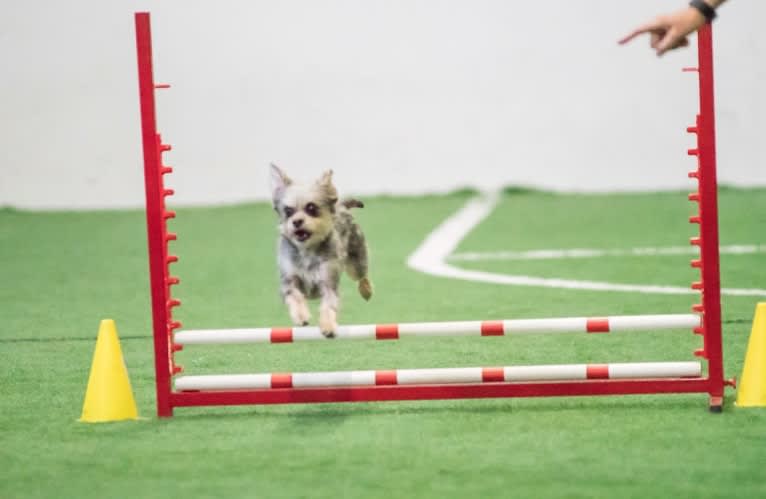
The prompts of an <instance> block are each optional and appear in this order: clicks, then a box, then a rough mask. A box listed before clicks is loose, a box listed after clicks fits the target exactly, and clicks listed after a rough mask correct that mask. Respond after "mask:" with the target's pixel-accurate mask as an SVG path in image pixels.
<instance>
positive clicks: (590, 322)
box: [135, 12, 733, 417]
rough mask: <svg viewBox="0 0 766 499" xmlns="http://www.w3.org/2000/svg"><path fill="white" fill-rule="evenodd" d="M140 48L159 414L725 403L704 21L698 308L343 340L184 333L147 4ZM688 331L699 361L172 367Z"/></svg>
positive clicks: (302, 331) (367, 334) (284, 332)
mask: <svg viewBox="0 0 766 499" xmlns="http://www.w3.org/2000/svg"><path fill="white" fill-rule="evenodd" d="M135 27H136V48H137V54H138V76H139V92H140V102H141V128H142V143H143V152H144V179H145V188H146V222H147V235H148V246H149V270H150V284H151V296H152V323H153V338H154V361H155V376H156V392H157V414H158V415H159V416H160V417H170V416H172V415H173V410H174V408H176V407H189V406H209V405H241V404H284V403H318V402H363V401H384V400H385V401H388V400H434V399H469V398H495V397H543V396H574V395H624V394H660V393H707V394H708V395H709V407H710V410H711V411H714V412H720V411H721V410H722V407H723V393H724V386H725V385H731V384H733V381H729V380H725V379H724V373H723V358H722V357H723V356H722V345H721V343H722V341H721V340H722V339H721V304H720V276H719V254H718V208H717V184H716V160H715V114H714V101H713V95H714V93H713V50H712V31H711V27H710V24H707V25H706V26H704V27H703V28H702V29H700V30H699V32H698V38H697V44H698V65H697V67H695V68H686V69H685V71H693V72H696V73H697V75H698V80H699V102H700V108H699V113H698V115H697V117H696V122H695V124H694V125H693V126H690V127H689V128H687V131H688V132H689V133H691V134H694V135H695V136H696V140H697V146H696V148H694V149H690V150H689V151H688V154H689V155H691V156H694V157H696V159H697V167H696V168H695V169H694V170H693V171H692V172H690V173H689V177H690V178H692V179H694V180H696V183H697V187H698V188H697V189H696V190H695V191H694V192H692V193H691V194H689V200H690V201H692V202H694V203H697V205H698V207H699V211H698V213H697V214H696V215H693V216H692V217H690V219H689V222H690V223H692V224H698V225H699V227H700V235H699V236H698V237H694V238H692V239H691V244H692V245H696V246H698V247H699V250H700V256H699V258H697V259H695V260H692V262H691V265H692V267H694V268H696V269H698V270H699V271H700V279H699V281H697V282H694V283H692V284H691V287H692V289H695V290H699V291H700V293H701V300H700V303H698V304H695V305H693V307H692V311H693V312H695V313H693V314H677V315H639V316H613V317H601V318H598V317H596V318H584V317H580V318H551V319H522V320H518V319H513V320H479V321H462V322H422V323H410V324H383V325H360V326H353V325H347V326H340V327H339V328H338V331H337V338H336V339H333V340H327V339H326V338H325V337H324V336H322V334H321V332H320V331H319V328H315V327H296V328H252V329H216V330H188V331H183V330H181V327H182V325H181V323H180V322H178V321H176V320H174V318H173V310H174V308H175V307H178V306H180V305H181V302H180V301H179V300H177V299H175V298H173V295H172V288H173V286H174V285H176V284H178V283H179V282H180V280H179V278H178V277H175V276H173V275H171V273H170V264H172V263H174V262H176V261H177V260H178V257H177V256H175V255H171V254H170V252H169V250H168V243H169V242H170V241H172V240H175V239H176V235H175V234H174V233H171V232H168V229H167V220H168V219H170V218H174V217H175V213H174V212H172V211H170V210H168V209H167V208H166V205H165V199H166V198H167V197H168V196H171V195H173V190H171V189H167V188H166V187H165V183H164V177H165V175H167V174H169V173H171V172H172V168H170V167H169V166H167V165H165V164H164V163H163V153H164V152H166V151H169V150H170V148H171V146H170V145H168V144H165V143H163V141H162V138H161V136H160V134H159V133H158V131H157V124H156V113H155V90H156V89H162V88H168V87H169V85H167V84H158V83H155V82H154V74H153V67H152V41H151V25H150V16H149V13H146V12H139V13H136V14H135ZM680 328H689V329H691V330H692V331H693V332H694V333H695V334H698V335H701V336H702V340H703V347H702V348H701V349H699V350H696V351H695V352H694V355H696V356H698V357H700V358H702V359H703V360H704V361H705V363H706V364H707V370H706V371H707V374H706V375H705V374H703V372H704V370H703V368H702V363H701V362H688V361H683V362H645V363H605V364H572V365H550V366H506V367H472V368H440V369H398V370H388V371H376V370H367V371H340V372H323V373H265V374H242V375H226V374H222V375H204V376H195V375H184V376H177V375H178V374H179V373H180V372H181V371H182V368H181V366H178V365H176V363H175V360H174V354H175V352H177V351H179V350H181V349H182V348H183V346H184V345H193V344H211V343H217V344H222V343H292V342H298V341H320V340H323V341H337V340H344V339H349V340H351V339H354V340H364V339H369V340H397V339H403V338H406V337H409V336H419V337H437V336H471V335H473V336H504V335H516V334H546V333H586V334H588V333H610V332H626V333H628V332H633V331H641V330H659V329H680Z"/></svg>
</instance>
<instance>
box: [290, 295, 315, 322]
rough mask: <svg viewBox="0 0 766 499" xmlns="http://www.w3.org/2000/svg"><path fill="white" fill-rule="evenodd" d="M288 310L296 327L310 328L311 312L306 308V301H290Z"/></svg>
mask: <svg viewBox="0 0 766 499" xmlns="http://www.w3.org/2000/svg"><path fill="white" fill-rule="evenodd" d="M287 305H288V310H289V312H290V319H291V320H292V321H293V324H294V325H296V326H308V325H309V321H310V320H311V312H310V311H309V308H308V307H307V306H306V302H305V301H302V300H301V301H298V300H296V301H288V304H287Z"/></svg>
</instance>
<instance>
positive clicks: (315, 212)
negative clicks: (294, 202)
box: [304, 203, 319, 217]
mask: <svg viewBox="0 0 766 499" xmlns="http://www.w3.org/2000/svg"><path fill="white" fill-rule="evenodd" d="M304 209H305V210H306V213H307V214H308V216H310V217H316V216H319V207H318V206H317V205H315V204H314V203H309V204H307V205H306V208H304Z"/></svg>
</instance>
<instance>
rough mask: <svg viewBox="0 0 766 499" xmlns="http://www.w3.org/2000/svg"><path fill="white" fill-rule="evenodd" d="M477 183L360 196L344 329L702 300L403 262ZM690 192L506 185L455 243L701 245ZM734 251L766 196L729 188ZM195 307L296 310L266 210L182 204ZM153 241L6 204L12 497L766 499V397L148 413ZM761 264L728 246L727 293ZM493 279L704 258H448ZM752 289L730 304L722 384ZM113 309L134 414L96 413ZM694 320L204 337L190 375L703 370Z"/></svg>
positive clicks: (656, 276)
mask: <svg viewBox="0 0 766 499" xmlns="http://www.w3.org/2000/svg"><path fill="white" fill-rule="evenodd" d="M469 196H470V194H469V193H459V194H455V195H451V196H440V197H426V198H376V199H369V200H365V201H366V202H367V208H366V209H365V210H362V211H360V212H359V218H360V220H361V222H362V223H363V226H364V228H365V231H366V233H367V234H368V238H369V240H370V241H371V247H372V265H373V271H372V277H373V281H374V283H375V296H374V297H373V300H372V301H371V302H370V303H365V302H363V300H361V298H359V297H358V296H357V295H356V294H355V292H354V290H353V288H352V286H351V285H350V284H349V283H348V282H345V283H344V288H343V295H344V302H343V311H342V316H341V317H342V320H343V322H346V323H374V322H397V321H398V322H405V321H423V320H450V319H456V320H457V319H492V318H504V317H505V318H509V317H551V316H569V315H606V314H615V315H616V314H622V313H679V312H681V313H683V312H686V311H687V310H689V306H690V305H691V304H692V303H694V301H695V297H694V296H693V295H649V294H645V295H644V294H636V293H605V292H588V291H577V292H574V291H567V290H560V289H544V288H534V287H513V286H497V285H487V284H482V283H474V282H463V281H453V280H446V279H442V278H437V277H431V276H426V275H422V274H418V273H414V272H412V271H410V270H408V269H407V268H406V266H405V263H404V262H405V260H406V258H407V256H408V255H409V254H410V253H411V252H412V251H413V250H414V249H415V248H416V247H417V246H418V244H419V243H420V242H421V241H422V239H423V238H424V236H425V235H426V234H427V233H428V232H429V231H430V230H432V229H433V228H434V227H435V226H436V225H438V224H439V223H440V222H441V221H442V220H443V219H444V218H445V217H447V216H449V215H450V214H451V213H453V212H454V211H455V210H457V209H458V208H459V207H461V206H462V205H463V203H464V202H465V201H466V200H467V199H468V198H469ZM691 209H692V205H691V204H690V203H688V202H687V201H686V200H685V196H684V195H681V194H678V193H662V194H641V195H638V194H635V195H550V194H545V193H513V192H511V193H509V194H507V195H506V196H505V197H504V198H503V199H502V201H501V204H500V205H499V206H498V208H497V209H496V211H495V212H494V213H493V214H492V215H491V216H490V217H489V218H488V219H487V220H486V221H485V222H484V223H482V224H481V225H480V226H479V227H478V228H477V229H476V230H474V231H473V232H472V233H471V234H470V235H469V236H468V237H467V238H466V239H465V240H464V241H463V242H462V244H461V245H460V248H459V251H460V252H467V251H471V252H485V251H501V250H518V251H520V250H529V249H551V248H562V249H566V248H583V247H585V248H607V249H621V248H630V247H648V246H679V245H685V244H687V241H688V237H689V236H690V235H692V233H693V230H694V227H692V226H690V225H689V224H688V223H686V218H687V217H688V215H689V214H691ZM720 209H721V244H760V243H764V242H766V241H764V240H763V237H764V236H763V227H764V222H765V221H766V191H763V190H733V189H723V190H722V192H721V197H720ZM177 211H178V218H177V219H176V220H173V221H172V222H171V227H172V230H174V231H176V232H178V233H179V241H178V242H176V243H172V250H173V252H174V253H176V254H178V255H180V256H181V261H180V262H179V263H177V264H174V266H173V272H174V273H175V274H176V275H179V276H180V277H181V285H180V286H178V287H176V288H175V294H176V295H177V297H178V298H180V299H181V300H182V301H183V306H182V307H180V308H179V309H177V317H178V318H179V319H180V320H181V321H182V322H183V323H184V324H185V325H186V326H187V327H191V328H207V327H243V326H254V325H278V324H285V323H286V322H287V316H286V312H285V310H284V307H283V306H282V305H281V304H280V303H279V300H278V297H277V293H276V271H275V266H274V246H275V244H274V232H275V231H274V220H273V214H272V213H271V210H270V209H269V207H268V206H266V205H263V204H260V205H248V206H232V207H221V208H205V209H202V208H195V209H179V210H177ZM145 241H146V239H145V233H144V221H143V213H142V212H139V211H121V212H93V213H24V212H15V211H11V210H3V211H0V277H1V282H2V285H0V316H2V318H3V329H2V332H1V333H0V359H2V368H0V404H1V405H2V408H1V410H0V441H2V445H1V446H0V470H2V471H0V498H3V499H5V498H9V499H10V498H27V497H29V498H36V497H40V498H49V497H77V498H90V497H99V498H101V497H141V498H152V497H163V498H167V497H228V498H235V497H506V496H517V497H610V498H611V497H691V496H695V497H763V496H766V481H765V480H763V478H762V476H761V471H762V463H763V462H764V460H765V459H766V433H765V432H764V430H763V429H764V427H766V411H764V410H758V409H756V410H737V409H735V408H734V407H733V399H734V393H733V392H732V391H731V390H730V391H729V392H728V394H727V397H726V412H725V413H724V414H723V415H711V414H709V413H708V412H707V410H706V405H707V399H706V396H704V395H699V394H695V395H671V396H654V397H651V396H631V397H611V398H595V397H586V398H564V399H506V400H489V401H486V400H485V401H444V402H407V403H370V404H359V405H343V404H325V405H313V406H311V405H304V406H301V405H295V406H271V407H238V408H231V407H230V408H190V409H178V410H176V417H175V418H173V419H171V420H157V419H156V418H155V417H154V411H155V407H154V386H153V376H154V375H153V359H152V346H151V340H150V337H149V334H150V322H149V321H150V315H149V296H148V276H147V263H146V242H145ZM762 261H763V255H762V254H751V255H726V256H724V257H723V259H722V266H723V267H722V275H723V285H724V287H732V288H764V287H766V285H765V284H764V283H766V269H765V268H764V266H763V265H762ZM453 263H454V264H456V265H460V266H462V267H465V268H472V269H481V270H485V271H491V272H499V273H508V274H523V275H535V276H544V277H565V278H571V279H589V280H606V281H610V282H620V283H635V284H669V285H683V286H685V285H687V284H688V283H689V282H690V281H691V280H693V279H694V277H695V275H694V272H693V271H692V269H690V268H689V267H688V258H687V257H677V256H669V257H605V258H599V259H597V258H593V259H577V260H544V261H479V262H453ZM756 301H757V298H755V297H730V296H727V297H724V304H723V305H724V309H723V310H724V317H725V321H726V322H725V324H724V338H725V344H724V353H725V362H726V373H727V376H734V375H738V374H739V372H740V371H741V367H742V360H743V358H744V351H745V347H746V343H747V338H748V335H749V332H750V321H751V319H752V313H753V309H754V305H755V303H756ZM105 317H110V318H114V319H115V320H116V321H117V326H118V329H119V332H120V336H121V343H122V348H123V353H124V356H125V359H126V362H127V364H128V367H129V370H130V375H131V382H132V384H133V389H134V392H135V396H136V400H137V402H138V406H139V410H140V412H141V413H142V414H143V415H144V416H146V417H147V419H145V420H142V421H138V422H127V423H114V424H101V425H86V424H81V423H77V422H75V420H76V419H77V418H78V417H79V415H80V411H81V408H82V401H83V396H84V390H85V385H86V382H87V377H88V369H89V367H90V362H91V356H92V354H93V347H94V345H95V335H96V330H97V327H98V322H99V320H100V319H101V318H105ZM699 346H700V339H699V337H696V336H694V335H692V334H691V333H690V332H688V331H678V332H661V333H654V332H647V333H642V334H640V335H625V336H618V335H597V336H596V337H583V336H578V335H571V336H570V335H565V336H551V337H516V338H483V339H476V338H452V339H443V340H438V341H434V340H425V339H412V340H408V341H400V342H378V343H375V342H345V343H344V342H320V343H315V344H306V343H303V344H300V343H299V344H293V345H253V346H228V347H201V346H200V347H187V348H186V349H185V350H184V351H183V352H181V353H180V354H179V355H178V361H179V362H180V363H181V364H183V365H184V366H185V368H186V372H187V373H189V374H196V373H238V372H242V373H247V372H267V371H271V370H291V371H299V370H336V369H372V368H379V369H385V368H396V367H403V368H406V367H436V366H478V365H497V364H505V365H514V364H528V363H561V362H567V363H569V362H608V361H650V360H691V359H692V358H693V357H692V356H691V351H692V350H693V349H695V348H698V347H699Z"/></svg>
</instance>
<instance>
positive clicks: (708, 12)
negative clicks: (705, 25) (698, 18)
mask: <svg viewBox="0 0 766 499" xmlns="http://www.w3.org/2000/svg"><path fill="white" fill-rule="evenodd" d="M689 5H690V6H691V7H694V8H695V9H697V10H698V11H699V13H700V14H702V15H703V16H705V19H707V22H712V21H713V19H715V16H716V14H715V9H714V8H713V7H711V6H710V5H708V4H706V3H705V2H703V1H702V0H692V1H691V2H689Z"/></svg>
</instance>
